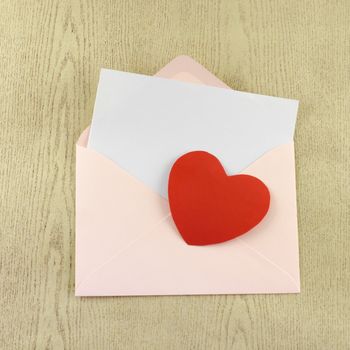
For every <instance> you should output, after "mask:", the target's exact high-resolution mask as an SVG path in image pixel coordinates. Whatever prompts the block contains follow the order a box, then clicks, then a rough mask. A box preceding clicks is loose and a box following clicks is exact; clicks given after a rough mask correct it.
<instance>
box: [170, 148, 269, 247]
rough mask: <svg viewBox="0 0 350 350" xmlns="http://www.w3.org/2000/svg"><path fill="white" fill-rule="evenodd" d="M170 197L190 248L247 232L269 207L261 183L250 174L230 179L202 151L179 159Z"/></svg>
mask: <svg viewBox="0 0 350 350" xmlns="http://www.w3.org/2000/svg"><path fill="white" fill-rule="evenodd" d="M168 194H169V203H170V211H171V214H172V216H173V219H174V222H175V225H176V227H177V229H178V230H179V232H180V234H181V235H182V237H183V239H184V240H185V241H186V242H187V243H188V244H191V245H207V244H214V243H221V242H225V241H228V240H230V239H233V238H235V237H237V236H240V235H242V234H243V233H246V232H247V231H249V230H251V229H252V228H253V227H254V226H256V225H257V224H258V223H259V222H260V221H261V220H262V219H263V218H264V216H265V215H266V213H267V211H268V210H269V205H270V193H269V190H268V188H267V187H266V185H265V184H264V183H263V182H262V181H260V180H259V179H258V178H256V177H254V176H250V175H234V176H227V175H226V173H225V170H224V168H223V166H222V165H221V163H220V161H219V160H218V159H217V158H216V157H215V156H213V155H212V154H210V153H208V152H203V151H195V152H190V153H186V154H185V155H183V156H181V157H180V158H178V159H177V160H176V162H175V164H174V165H173V167H172V169H171V172H170V175H169V184H168Z"/></svg>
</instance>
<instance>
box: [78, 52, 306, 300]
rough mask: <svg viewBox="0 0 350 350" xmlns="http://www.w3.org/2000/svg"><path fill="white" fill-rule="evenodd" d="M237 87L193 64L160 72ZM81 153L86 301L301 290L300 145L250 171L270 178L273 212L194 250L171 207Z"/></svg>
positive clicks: (177, 63) (180, 61)
mask: <svg viewBox="0 0 350 350" xmlns="http://www.w3.org/2000/svg"><path fill="white" fill-rule="evenodd" d="M157 75H158V76H162V77H165V78H169V79H178V80H183V81H186V82H192V83H198V84H207V85H213V86H217V87H223V88H228V86H226V85H225V84H224V83H223V82H221V81H220V80H219V79H218V78H216V77H215V76H214V75H212V74H211V73H210V72H208V71H207V70H206V69H205V68H204V67H202V66H201V65H199V64H198V63H197V62H195V61H194V60H192V59H191V58H189V57H186V56H180V57H178V58H176V59H174V60H173V61H172V62H170V63H169V64H168V65H167V66H166V67H164V68H163V69H162V70H161V71H160V72H158V74H157ZM88 137H89V128H88V129H86V130H85V131H84V132H83V133H82V135H81V136H80V138H79V140H78V143H77V151H76V158H77V162H76V295H77V296H122V295H179V294H181V295H183V294H185V295H187V294H257V293H298V292H300V276H299V253H298V230H297V207H296V187H295V164H294V144H293V143H290V144H285V145H281V146H279V147H277V148H275V149H273V150H271V151H269V152H267V153H266V154H264V155H263V156H262V157H260V158H259V159H258V160H256V161H255V162H254V163H253V164H251V165H250V166H249V167H247V168H246V169H245V170H244V171H243V172H242V173H244V174H249V175H253V176H256V177H258V178H259V179H261V180H262V181H263V182H264V183H265V184H266V185H267V186H268V188H269V190H270V193H271V204H270V210H269V212H268V214H267V216H266V217H265V218H264V220H263V221H262V222H261V223H260V224H259V225H257V226H256V227H255V228H254V229H252V230H251V231H250V232H248V233H247V234H245V235H243V236H240V237H238V238H236V239H234V240H232V241H229V242H225V243H222V244H217V245H211V246H189V245H187V244H186V243H185V242H184V241H183V240H182V238H181V236H180V234H179V233H178V232H177V230H176V228H175V225H174V224H173V222H172V218H171V215H170V211H169V204H168V202H167V200H166V199H164V198H163V197H161V196H160V195H158V194H157V193H155V192H154V191H152V190H151V189H149V188H148V187H147V186H146V185H144V184H143V183H141V182H140V181H139V180H137V179H136V178H134V177H133V176H131V175H129V174H128V173H127V172H125V171H124V170H123V169H121V168H120V167H118V166H117V165H116V164H115V163H114V162H113V161H111V160H109V159H107V158H106V157H104V156H103V155H101V154H99V153H97V152H95V151H94V150H92V149H88V148H87V147H86V145H87V141H88Z"/></svg>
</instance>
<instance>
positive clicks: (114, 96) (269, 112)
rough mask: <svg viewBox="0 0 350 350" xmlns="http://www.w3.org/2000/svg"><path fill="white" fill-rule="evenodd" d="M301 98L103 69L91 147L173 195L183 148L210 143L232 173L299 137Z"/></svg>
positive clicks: (207, 147) (209, 148) (204, 146)
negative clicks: (171, 182)
mask: <svg viewBox="0 0 350 350" xmlns="http://www.w3.org/2000/svg"><path fill="white" fill-rule="evenodd" d="M297 109H298V101H296V100H290V99H284V98H278V97H271V96H265V95H258V94H252V93H245V92H239V91H234V90H230V89H223V88H217V87H210V86H203V85H196V84H191V83H184V82H180V81H175V80H169V79H164V78H159V77H151V76H145V75H140V74H134V73H126V72H120V71H113V70H107V69H102V70H101V75H100V81H99V85H98V90H97V95H96V102H95V108H94V114H93V121H92V124H91V130H90V136H89V143H88V147H89V148H92V149H94V150H96V151H97V152H99V153H101V154H103V155H104V156H106V157H107V158H110V159H111V160H113V161H114V162H115V163H116V164H117V165H118V166H120V167H122V168H123V169H125V170H126V171H127V172H128V173H129V174H130V175H132V176H134V177H136V178H137V179H139V180H140V181H142V182H143V183H144V184H146V185H147V186H149V187H150V188H151V189H153V190H154V191H156V192H157V193H159V194H160V195H162V196H163V197H165V198H167V181H168V175H169V171H170V169H171V166H172V164H173V163H174V161H175V160H176V159H177V158H178V157H179V156H181V155H182V154H184V153H186V152H189V151H194V150H204V151H207V152H210V153H212V154H214V155H215V156H216V157H217V158H219V159H220V161H221V163H222V164H223V166H224V168H225V169H226V171H227V174H228V175H233V174H236V173H238V172H241V171H243V170H244V169H245V168H246V167H247V166H248V165H249V164H251V163H252V162H254V161H255V160H256V159H258V158H259V157H261V156H262V155H263V154H264V153H266V152H267V151H269V150H271V149H273V148H275V147H277V146H279V145H282V144H286V143H290V142H292V141H293V134H294V128H295V121H296V115H297Z"/></svg>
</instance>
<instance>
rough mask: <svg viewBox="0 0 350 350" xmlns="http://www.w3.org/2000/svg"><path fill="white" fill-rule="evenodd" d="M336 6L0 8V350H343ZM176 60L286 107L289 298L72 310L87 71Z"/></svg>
mask: <svg viewBox="0 0 350 350" xmlns="http://www.w3.org/2000/svg"><path fill="white" fill-rule="evenodd" d="M349 23H350V2H349V1H348V0H344V1H334V2H331V1H322V0H300V1H294V0H284V1H272V0H249V1H248V0H222V1H219V0H206V1H204V0H196V1H186V0H178V1H165V0H154V1H144V0H136V1H128V0H119V1H97V0H81V1H78V0H60V1H59V0H47V1H44V0H41V1H39V0H37V1H35V0H17V1H13V0H2V1H1V2H0V157H1V158H0V159H1V163H0V224H1V225H0V282H1V286H0V313H1V317H0V349H6V350H7V349H16V350H17V349H83V350H85V349H169V350H170V349H181V350H182V349H217V350H223V349H349V348H350V345H349V344H350V297H349V295H350V293H349V290H350V273H349V272H350V254H349V252H350V204H349V203H350V98H349V97H350V95H349V91H350V26H349ZM179 54H187V55H191V56H192V57H194V58H195V59H196V60H198V61H199V62H201V63H202V64H204V65H205V66H206V67H207V68H208V69H210V70H211V71H212V72H214V73H215V74H216V75H218V77H219V78H221V79H223V80H224V81H225V82H226V83H227V84H229V85H230V86H231V87H233V88H235V89H239V90H245V91H252V92H259V93H264V94H272V95H278V96H286V97H291V98H296V99H299V100H300V112H299V115H298V122H297V131H296V135H295V142H296V161H297V187H298V188H297V189H298V209H299V228H300V234H299V237H300V262H301V276H302V293H301V294H300V295H288V296H280V295H265V296H263V295H257V296H252V295H251V296H201V297H195V296H193V297H130V298H128V297H126V298H91V299H84V298H83V299H78V298H75V297H74V293H73V290H74V220H75V219H74V189H75V184H74V178H75V174H74V165H75V142H76V140H77V138H78V136H79V134H80V132H81V131H82V130H83V129H84V128H85V127H86V126H87V125H88V124H89V121H90V119H91V114H92V108H93V103H94V97H95V91H96V84H97V79H98V74H99V69H100V68H101V67H109V68H114V69H121V70H128V71H133V72H142V73H146V74H153V73H155V72H156V71H157V70H158V69H159V68H160V67H162V66H163V65H165V64H166V63H167V62H168V61H170V60H171V59H172V58H173V57H175V56H177V55H179Z"/></svg>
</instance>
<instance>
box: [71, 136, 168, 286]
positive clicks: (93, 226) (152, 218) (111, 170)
mask: <svg viewBox="0 0 350 350" xmlns="http://www.w3.org/2000/svg"><path fill="white" fill-rule="evenodd" d="M86 136H87V135H86V133H85V134H83V135H82V138H81V139H80V142H81V144H84V140H85V137H86ZM76 159H77V161H76V227H77V230H76V245H77V247H79V248H78V250H77V254H76V266H77V268H76V282H77V285H79V283H80V281H81V280H83V279H84V278H85V277H86V276H87V275H88V274H89V273H91V271H92V270H93V269H94V268H95V267H96V266H99V265H100V264H102V263H104V262H105V261H108V259H109V257H111V256H112V255H114V254H115V253H116V251H118V250H119V249H120V248H121V247H123V248H125V247H127V246H128V245H129V244H130V243H131V242H133V241H134V240H136V239H138V238H139V237H141V236H142V235H144V234H147V233H148V231H149V230H151V229H152V228H153V227H156V226H157V224H158V223H159V222H161V221H162V220H163V219H164V218H165V217H167V216H168V215H169V207H168V203H167V201H166V200H165V199H163V198H161V197H160V196H158V195H157V194H155V193H154V192H153V191H151V190H149V189H148V188H147V187H146V186H144V185H143V184H142V183H140V182H139V181H138V180H137V179H135V178H133V177H132V176H130V175H129V174H127V173H126V172H125V171H124V170H122V169H120V168H118V167H117V166H116V165H115V164H114V163H113V162H112V161H110V160H109V159H106V158H105V157H103V156H102V155H100V154H98V153H97V152H94V151H92V150H90V149H87V148H84V147H82V146H79V145H77V149H76ZM116 218H119V219H118V220H116Z"/></svg>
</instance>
